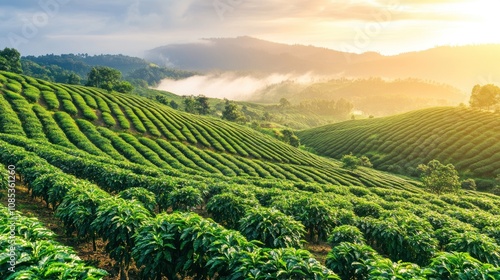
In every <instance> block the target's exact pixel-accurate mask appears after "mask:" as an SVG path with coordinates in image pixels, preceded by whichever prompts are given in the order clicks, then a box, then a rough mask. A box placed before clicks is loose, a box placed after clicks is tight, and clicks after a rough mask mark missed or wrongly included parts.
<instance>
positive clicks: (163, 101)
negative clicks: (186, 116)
mask: <svg viewBox="0 0 500 280" xmlns="http://www.w3.org/2000/svg"><path fill="white" fill-rule="evenodd" d="M153 99H154V100H156V101H158V102H160V103H161V104H163V105H167V106H170V107H172V108H173V109H177V108H179V104H177V102H175V100H168V98H167V97H166V96H165V95H160V94H157V95H155V96H154V97H153Z"/></svg>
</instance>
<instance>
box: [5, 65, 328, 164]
mask: <svg viewBox="0 0 500 280" xmlns="http://www.w3.org/2000/svg"><path fill="white" fill-rule="evenodd" d="M0 75H1V78H0V82H2V83H3V84H5V87H4V89H3V91H4V92H5V94H9V95H10V94H12V95H16V96H15V97H17V98H19V97H22V98H23V99H25V98H26V100H27V101H26V102H29V103H37V102H40V103H42V104H46V106H47V108H48V109H49V110H61V111H65V112H66V113H67V114H69V115H71V116H73V117H79V118H80V117H81V118H84V119H86V120H88V121H91V122H92V121H97V120H99V121H102V122H103V124H104V125H105V126H107V127H110V128H113V129H123V130H129V129H130V130H131V131H134V132H138V133H140V134H144V135H147V136H152V137H163V138H165V139H167V140H170V141H181V142H186V143H190V144H193V145H199V146H202V147H204V148H210V149H213V150H215V151H218V152H228V153H231V154H238V155H240V156H244V157H248V156H251V157H253V158H258V159H263V160H269V161H276V162H281V163H295V164H297V163H300V164H302V165H304V164H306V165H314V164H315V163H317V162H318V158H315V157H313V156H311V155H310V154H308V153H305V152H302V151H298V150H295V149H292V148H291V147H289V146H287V145H283V144H282V143H280V142H279V141H276V140H274V139H273V138H271V137H267V136H264V135H262V134H260V133H258V132H255V131H253V130H251V129H248V128H244V127H242V126H238V125H234V124H231V123H228V122H224V121H220V120H217V119H212V118H202V117H198V116H192V115H187V114H183V113H180V112H178V111H175V110H171V109H169V108H167V107H164V106H162V105H160V104H159V103H156V102H154V101H151V100H148V99H145V98H142V97H138V96H132V95H124V94H119V93H115V94H108V93H105V92H103V91H101V90H98V89H95V88H87V87H82V86H67V85H61V84H52V83H48V82H45V81H42V80H37V79H33V78H30V77H26V76H21V75H16V74H12V73H9V72H1V74H0ZM30 89H36V90H38V91H40V92H42V94H39V95H37V96H36V98H32V99H28V94H27V93H26V92H27V91H29V90H30ZM96 112H98V113H96ZM104 113H106V114H104ZM98 115H100V116H98ZM122 124H123V125H122ZM3 132H6V131H3ZM9 133H10V132H9Z"/></svg>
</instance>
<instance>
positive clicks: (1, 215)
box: [0, 206, 108, 280]
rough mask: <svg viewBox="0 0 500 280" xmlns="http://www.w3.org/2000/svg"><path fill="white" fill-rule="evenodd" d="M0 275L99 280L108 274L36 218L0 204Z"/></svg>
mask: <svg viewBox="0 0 500 280" xmlns="http://www.w3.org/2000/svg"><path fill="white" fill-rule="evenodd" d="M0 221H1V222H0V247H1V248H2V250H1V253H0V278H1V279H5V280H10V279H90V280H92V279H102V278H103V277H104V276H106V275H108V273H107V272H106V271H104V270H102V269H98V268H95V267H91V266H88V265H86V264H85V262H84V261H82V260H81V259H80V258H79V257H78V256H77V255H76V253H75V251H74V250H73V249H72V248H70V247H67V246H63V245H61V244H60V243H58V242H57V241H55V240H54V238H55V235H54V233H53V232H52V231H50V230H48V229H47V228H45V227H44V226H43V225H42V224H41V223H40V222H39V221H38V220H37V219H36V218H27V217H24V216H22V214H21V213H19V212H13V211H10V210H9V209H8V208H7V207H5V206H0Z"/></svg>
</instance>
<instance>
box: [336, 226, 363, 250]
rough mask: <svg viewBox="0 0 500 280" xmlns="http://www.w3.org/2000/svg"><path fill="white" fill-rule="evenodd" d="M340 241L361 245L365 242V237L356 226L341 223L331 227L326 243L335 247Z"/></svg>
mask: <svg viewBox="0 0 500 280" xmlns="http://www.w3.org/2000/svg"><path fill="white" fill-rule="evenodd" d="M342 242H348V243H353V244H359V245H363V244H365V238H364V237H363V233H362V232H361V231H360V230H359V229H358V228H357V227H355V226H350V225H342V226H339V227H336V228H334V229H333V231H332V233H331V235H330V237H328V244H329V245H330V246H332V247H335V246H337V245H340V243H342Z"/></svg>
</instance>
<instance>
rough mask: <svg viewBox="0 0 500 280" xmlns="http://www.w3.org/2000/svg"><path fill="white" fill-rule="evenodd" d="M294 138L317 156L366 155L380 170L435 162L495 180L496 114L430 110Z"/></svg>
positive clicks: (499, 156) (499, 122)
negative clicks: (299, 140) (317, 154)
mask: <svg viewBox="0 0 500 280" xmlns="http://www.w3.org/2000/svg"><path fill="white" fill-rule="evenodd" d="M298 136H299V137H300V138H301V141H302V142H303V143H305V144H306V145H307V146H310V147H312V148H313V149H315V150H316V151H317V152H319V153H320V154H323V155H327V156H330V157H333V158H340V157H342V155H344V154H348V153H350V152H352V153H354V154H357V155H367V156H369V157H370V160H371V162H372V163H373V164H374V166H376V167H377V168H382V169H391V168H392V169H397V168H406V169H411V168H415V167H416V166H417V165H418V164H420V163H427V162H429V161H430V160H432V159H438V160H440V161H441V162H447V163H448V162H449V163H453V164H454V165H455V167H456V168H457V170H459V171H461V172H463V173H467V174H469V175H471V176H477V177H490V178H491V177H495V176H497V174H500V141H499V140H500V138H499V137H500V118H499V117H498V114H495V113H489V112H481V111H477V110H470V109H464V108H450V107H443V108H431V109H424V110H419V111H415V112H410V113H406V114H402V115H398V116H392V117H386V118H380V119H368V120H359V121H348V122H343V123H338V124H333V125H328V126H324V127H320V128H314V129H310V130H305V131H302V132H300V133H298Z"/></svg>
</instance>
